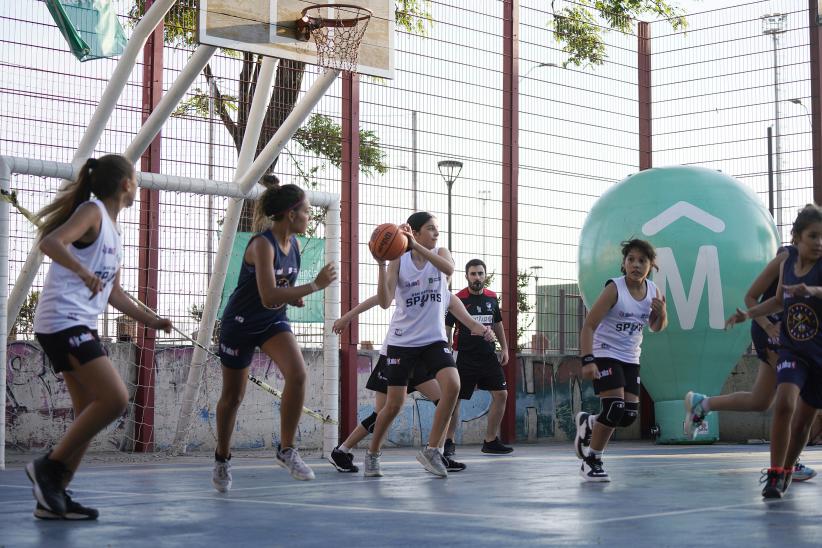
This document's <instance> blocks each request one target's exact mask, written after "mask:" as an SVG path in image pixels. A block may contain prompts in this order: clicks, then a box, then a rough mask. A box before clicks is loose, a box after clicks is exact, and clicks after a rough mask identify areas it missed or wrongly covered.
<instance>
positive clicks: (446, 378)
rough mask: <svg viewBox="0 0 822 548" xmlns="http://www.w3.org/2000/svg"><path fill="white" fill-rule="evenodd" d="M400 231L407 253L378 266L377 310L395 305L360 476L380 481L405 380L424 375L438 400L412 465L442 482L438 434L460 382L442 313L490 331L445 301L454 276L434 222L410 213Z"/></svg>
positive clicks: (451, 301)
mask: <svg viewBox="0 0 822 548" xmlns="http://www.w3.org/2000/svg"><path fill="white" fill-rule="evenodd" d="M400 229H401V230H402V231H403V232H405V234H406V236H407V237H408V249H409V251H408V252H407V253H405V254H404V255H402V257H400V258H399V259H396V260H393V261H391V263H390V264H389V265H388V267H387V268H386V265H385V262H384V261H378V263H379V265H380V268H379V281H378V296H379V302H380V306H381V307H382V308H388V307H389V306H391V302H392V301H396V309H395V310H394V315H393V316H392V318H391V323H390V325H389V328H388V336H387V337H386V340H385V342H384V343H383V344H386V345H387V346H388V360H387V365H386V367H385V376H386V378H387V380H388V392H387V394H386V401H385V405H383V407H382V409H380V411H379V413H378V415H377V422H376V424H375V425H374V435H373V437H372V438H371V443H370V445H369V448H368V452H366V454H365V470H364V475H365V476H382V472H381V471H380V463H379V457H380V449H381V448H382V443H383V441H384V439H385V434H386V433H387V432H388V428H389V427H390V426H391V423H392V422H393V421H394V418H395V417H396V416H397V414H398V413H399V411H400V409H401V408H402V405H403V402H404V401H405V395H406V387H407V386H408V380H409V379H411V378H412V377H414V376H415V375H417V376H419V375H425V374H429V375H434V377H435V378H436V379H437V382H438V383H439V385H440V392H441V398H440V401H439V402H438V403H437V407H436V411H435V412H434V420H433V422H432V424H431V433H430V435H429V438H428V445H426V446H425V447H424V448H423V449H422V450H421V451H420V452H419V454H418V455H417V460H418V461H419V462H420V464H422V465H423V466H424V467H425V469H426V470H428V471H429V472H431V473H432V474H435V475H437V476H440V477H446V476H448V471H447V470H446V467H445V464H444V463H443V457H442V451H441V447H440V445H441V443H443V442H444V441H445V440H444V436H443V434H444V433H445V429H446V428H447V426H448V419H449V418H450V417H451V412H452V411H453V410H454V405H455V403H456V401H457V394H458V393H459V388H460V380H459V375H458V373H457V369H456V367H455V365H454V359H453V358H452V356H451V350H450V349H449V348H448V342H447V339H446V336H445V321H444V320H445V311H446V309H448V310H450V311H451V312H452V313H453V314H454V316H456V317H457V319H458V320H459V321H460V322H463V324H464V325H466V326H468V327H469V328H470V329H471V332H472V333H473V334H476V335H484V336H489V337H490V336H491V335H490V329H488V328H486V327H485V326H483V325H482V324H481V323H479V322H477V321H475V320H474V319H473V318H472V317H471V316H470V315H469V314H468V312H467V311H466V310H465V306H463V305H462V302H461V301H460V300H459V299H451V298H450V296H451V295H450V292H449V291H448V278H449V277H450V276H451V274H453V272H454V261H453V260H452V259H451V253H450V252H449V251H448V250H447V249H445V248H443V247H437V238H438V237H439V229H438V227H437V220H436V218H435V217H434V216H433V215H431V214H430V213H425V212H418V213H414V214H413V215H411V216H410V217H409V218H408V223H407V224H404V225H402V226H400Z"/></svg>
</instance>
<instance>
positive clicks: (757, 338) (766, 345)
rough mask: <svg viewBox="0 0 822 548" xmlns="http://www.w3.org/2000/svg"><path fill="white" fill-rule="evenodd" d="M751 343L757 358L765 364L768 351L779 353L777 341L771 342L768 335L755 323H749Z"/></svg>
mask: <svg viewBox="0 0 822 548" xmlns="http://www.w3.org/2000/svg"><path fill="white" fill-rule="evenodd" d="M751 342H753V347H754V351H755V352H756V355H757V357H759V359H760V360H761V361H763V362H765V363H768V350H770V351H771V352H779V341H775V342H771V340H770V339H769V338H768V334H767V333H766V332H765V330H764V329H762V328H761V327H760V326H759V324H758V323H756V322H752V323H751Z"/></svg>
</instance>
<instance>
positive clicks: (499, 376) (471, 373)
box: [457, 352, 508, 400]
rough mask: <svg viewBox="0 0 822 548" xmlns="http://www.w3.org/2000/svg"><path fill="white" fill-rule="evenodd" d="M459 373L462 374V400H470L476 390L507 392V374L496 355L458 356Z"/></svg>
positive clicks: (462, 354) (462, 353)
mask: <svg viewBox="0 0 822 548" xmlns="http://www.w3.org/2000/svg"><path fill="white" fill-rule="evenodd" d="M457 371H459V373H460V399H461V400H470V399H471V396H472V395H473V394H474V389H475V388H476V389H479V390H488V391H491V390H507V389H508V383H507V382H505V373H504V372H503V370H502V366H501V365H500V364H499V360H498V359H497V357H496V356H495V355H493V354H492V355H489V356H470V355H467V354H465V353H464V352H460V353H459V354H457Z"/></svg>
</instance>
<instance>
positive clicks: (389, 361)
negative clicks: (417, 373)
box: [385, 358, 400, 365]
mask: <svg viewBox="0 0 822 548" xmlns="http://www.w3.org/2000/svg"><path fill="white" fill-rule="evenodd" d="M385 363H386V364H388V365H399V364H400V358H388V359H387V360H386V361H385Z"/></svg>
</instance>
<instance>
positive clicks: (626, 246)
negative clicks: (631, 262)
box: [619, 238, 659, 274]
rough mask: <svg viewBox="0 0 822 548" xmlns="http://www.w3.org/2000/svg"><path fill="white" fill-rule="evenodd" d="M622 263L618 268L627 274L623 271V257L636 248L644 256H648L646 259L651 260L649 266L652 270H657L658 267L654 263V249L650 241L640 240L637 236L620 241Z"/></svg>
mask: <svg viewBox="0 0 822 548" xmlns="http://www.w3.org/2000/svg"><path fill="white" fill-rule="evenodd" d="M621 245H622V264H621V265H620V267H619V269H620V270H621V271H622V273H623V274H627V272H625V266H624V265H625V259H626V258H627V257H628V253H630V252H631V250H633V249H636V250H637V251H639V252H640V253H642V254H643V255H645V256H646V257H648V261H650V262H651V268H653V269H654V270H657V271H659V267H658V266H657V265H656V250H655V249H654V246H653V245H651V242H648V241H646V240H640V239H638V238H632V239H630V240H625V241H624V242H622V244H621Z"/></svg>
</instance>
